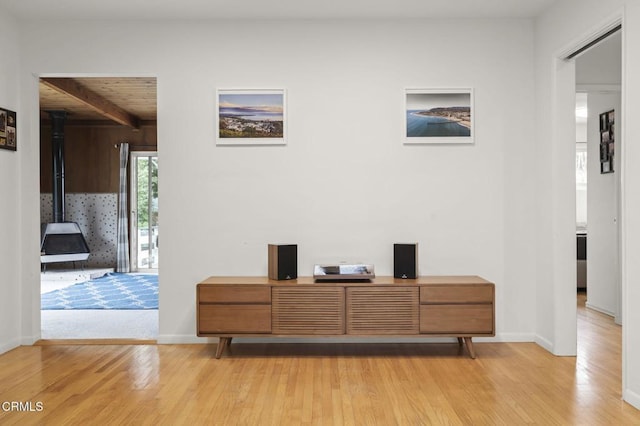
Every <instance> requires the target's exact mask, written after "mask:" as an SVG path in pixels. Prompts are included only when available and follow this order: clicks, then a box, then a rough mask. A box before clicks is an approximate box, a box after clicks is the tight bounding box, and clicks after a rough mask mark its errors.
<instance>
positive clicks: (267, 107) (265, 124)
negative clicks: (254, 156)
mask: <svg viewBox="0 0 640 426" xmlns="http://www.w3.org/2000/svg"><path fill="white" fill-rule="evenodd" d="M285 112H286V97H285V91H284V90H283V89H276V90H270V89H218V90H217V92H216V134H217V135H216V144H217V145H237V146H241V145H285V144H286V135H285V132H286V125H285V124H286V121H285V120H286V119H285Z"/></svg>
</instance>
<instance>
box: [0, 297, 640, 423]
mask: <svg viewBox="0 0 640 426" xmlns="http://www.w3.org/2000/svg"><path fill="white" fill-rule="evenodd" d="M581 299H582V301H581V302H580V299H579V303H581V304H582V305H584V298H581ZM578 322H579V342H580V343H579V348H578V356H577V357H554V356H553V355H551V354H549V353H548V352H547V351H545V350H544V349H542V348H540V347H539V346H537V345H535V344H533V343H477V344H476V352H477V354H478V358H477V359H475V360H472V359H469V358H468V357H467V355H466V353H465V352H464V350H463V349H461V348H460V347H459V346H458V344H457V343H451V344H448V343H447V344H385V345H379V344H375V345H373V344H331V345H323V344H313V345H303V344H232V346H231V350H232V351H233V355H232V356H229V355H228V354H225V355H223V357H222V358H221V359H220V360H215V359H214V358H213V356H214V354H215V345H68V344H67V345H42V346H29V347H20V348H17V349H15V350H13V351H10V352H8V353H6V354H4V355H2V356H0V404H3V408H7V407H8V406H6V402H11V401H18V402H23V403H25V402H28V403H31V404H32V405H31V408H32V409H33V410H34V411H31V412H15V411H3V410H2V409H0V424H2V425H5V424H20V425H24V424H41V423H46V424H83V425H84V424H101V425H103V424H154V425H155V424H167V425H175V424H189V425H196V424H216V425H227V424H247V425H282V424H296V425H297V424H314V425H316V424H336V425H340V424H347V425H350V424H367V425H374V424H375V425H394V424H398V425H409V424H411V425H424V424H453V425H458V424H460V425H462V424H463V425H484V424H487V425H496V424H504V425H520V424H539V425H564V424H570V425H571V424H575V425H614V424H615V425H630V424H640V412H639V411H638V410H636V409H634V408H633V407H631V406H630V405H628V404H626V403H624V402H622V400H621V392H620V390H621V379H620V375H621V358H620V357H621V356H620V348H621V329H620V327H618V326H616V325H615V324H614V323H613V321H612V320H611V318H609V317H607V316H605V315H602V314H599V313H597V312H593V311H590V310H586V309H584V307H583V306H582V307H581V308H580V309H579V321H578ZM37 403H41V404H42V405H41V407H42V411H37V410H38V407H39V405H38V404H37ZM23 408H25V405H23Z"/></svg>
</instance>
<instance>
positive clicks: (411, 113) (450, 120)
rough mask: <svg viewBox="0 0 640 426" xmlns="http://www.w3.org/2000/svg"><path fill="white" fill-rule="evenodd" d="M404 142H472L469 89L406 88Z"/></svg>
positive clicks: (470, 94)
mask: <svg viewBox="0 0 640 426" xmlns="http://www.w3.org/2000/svg"><path fill="white" fill-rule="evenodd" d="M404 118H405V126H404V143H405V144H468V143H473V138H474V134H473V127H474V111H473V90H472V89H405V107H404Z"/></svg>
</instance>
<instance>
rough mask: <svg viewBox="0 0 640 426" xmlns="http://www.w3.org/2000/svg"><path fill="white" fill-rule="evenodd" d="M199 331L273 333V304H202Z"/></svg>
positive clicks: (199, 314) (204, 332) (200, 332)
mask: <svg viewBox="0 0 640 426" xmlns="http://www.w3.org/2000/svg"><path fill="white" fill-rule="evenodd" d="M198 333H199V334H210V333H271V305H200V309H199V313H198Z"/></svg>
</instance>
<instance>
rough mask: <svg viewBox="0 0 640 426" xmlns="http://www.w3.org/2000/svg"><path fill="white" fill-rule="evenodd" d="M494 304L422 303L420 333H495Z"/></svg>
mask: <svg viewBox="0 0 640 426" xmlns="http://www.w3.org/2000/svg"><path fill="white" fill-rule="evenodd" d="M493 324H494V322H493V305H492V304H484V305H421V306H420V333H431V334H447V333H451V334H474V333H479V334H493V332H494V331H493Z"/></svg>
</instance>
